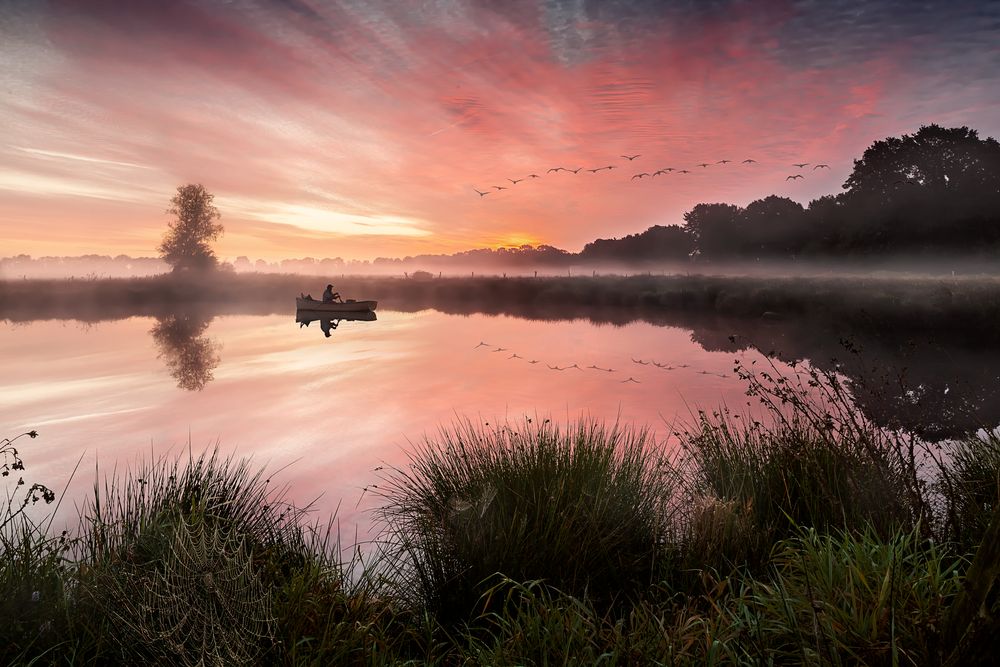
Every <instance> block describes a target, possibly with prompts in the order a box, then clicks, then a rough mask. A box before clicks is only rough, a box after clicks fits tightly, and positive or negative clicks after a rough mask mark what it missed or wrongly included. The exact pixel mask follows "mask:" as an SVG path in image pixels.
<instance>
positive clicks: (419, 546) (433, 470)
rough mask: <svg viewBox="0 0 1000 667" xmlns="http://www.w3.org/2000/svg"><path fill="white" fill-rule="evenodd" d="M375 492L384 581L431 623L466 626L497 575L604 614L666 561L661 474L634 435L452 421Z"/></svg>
mask: <svg viewBox="0 0 1000 667" xmlns="http://www.w3.org/2000/svg"><path fill="white" fill-rule="evenodd" d="M381 489H382V494H383V498H384V501H385V503H384V507H383V508H382V509H381V511H380V517H381V520H382V521H383V522H384V525H385V527H386V529H387V530H386V533H385V534H386V536H387V539H386V541H385V543H384V545H383V546H384V549H385V553H386V557H387V561H388V562H391V563H392V564H393V567H392V573H391V574H392V577H393V578H394V579H395V580H396V581H398V582H399V583H400V584H401V585H402V587H401V589H400V590H401V594H402V595H404V596H405V597H410V596H412V598H413V601H414V602H415V603H418V604H420V605H422V606H423V607H425V608H427V609H430V610H432V611H434V612H435V613H437V614H439V615H441V616H442V618H468V614H470V613H471V612H473V611H474V610H475V609H476V608H477V605H480V604H481V603H484V602H488V600H489V599H490V597H491V595H486V593H487V591H493V590H494V589H493V587H494V585H495V577H496V576H497V575H498V574H499V575H502V576H503V577H506V578H508V579H510V580H513V581H529V580H532V581H541V582H544V585H546V586H552V587H554V588H556V589H559V590H562V591H565V592H568V593H570V594H572V595H576V596H581V597H583V596H586V597H588V598H589V599H591V600H593V601H594V602H595V603H596V604H598V605H599V606H601V607H602V608H605V607H609V606H614V605H616V604H619V603H623V602H625V601H626V600H629V599H634V598H635V597H637V596H638V595H639V594H640V593H641V592H642V591H644V590H645V589H647V588H648V587H649V585H650V584H651V583H653V582H654V581H655V580H656V578H657V576H658V573H659V571H660V568H661V567H662V566H663V564H664V560H665V558H666V557H667V555H668V554H667V552H666V551H665V549H664V546H665V544H666V536H667V531H668V529H669V526H670V522H669V517H670V515H671V509H670V506H669V505H670V500H671V490H672V469H671V467H670V465H669V461H668V459H667V456H666V453H665V452H664V451H663V450H662V449H661V448H659V447H657V446H655V444H654V443H653V442H652V440H651V438H650V437H649V434H648V432H646V431H643V430H637V429H632V428H627V427H622V426H620V425H614V426H611V427H606V426H604V425H601V424H598V423H596V422H589V421H580V422H578V423H576V424H572V425H570V426H568V427H566V428H565V429H562V428H560V427H558V426H556V425H554V424H553V423H552V422H551V421H550V420H548V419H545V420H541V421H540V422H539V421H538V420H531V419H527V420H525V422H524V423H523V424H521V425H519V426H518V425H510V424H500V425H494V426H490V425H489V424H482V425H479V424H474V423H472V422H470V421H462V422H458V423H457V424H455V425H454V426H453V427H452V428H446V429H442V430H441V432H440V433H439V434H438V437H437V438H436V439H427V440H425V441H424V442H423V443H422V444H420V445H418V446H417V447H416V448H415V451H414V453H413V455H412V457H411V462H410V465H409V466H408V467H405V468H399V469H396V470H394V471H393V472H392V473H390V474H389V475H387V476H386V479H385V480H384V483H382V484H381ZM456 614H458V615H457V616H456Z"/></svg>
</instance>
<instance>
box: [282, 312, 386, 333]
mask: <svg viewBox="0 0 1000 667" xmlns="http://www.w3.org/2000/svg"><path fill="white" fill-rule="evenodd" d="M331 314H332V313H329V312H323V311H318V310H297V311H295V321H296V322H298V323H299V328H300V329H301V328H302V327H307V326H309V325H310V324H312V323H313V322H315V321H317V320H318V321H319V328H320V331H322V332H323V335H324V336H326V337H327V338H329V337H330V332H331V331H333V330H334V329H336V328H337V327H338V326H339V325H340V323H341V322H343V321H344V320H347V321H349V322H374V321H375V320H376V319H378V318H377V317H376V316H375V311H373V310H362V311H357V312H349V313H334V314H335V315H336V317H331V316H330V315H331Z"/></svg>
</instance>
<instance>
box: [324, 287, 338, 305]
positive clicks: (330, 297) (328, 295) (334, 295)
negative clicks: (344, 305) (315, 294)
mask: <svg viewBox="0 0 1000 667" xmlns="http://www.w3.org/2000/svg"><path fill="white" fill-rule="evenodd" d="M334 299H336V300H337V301H343V299H341V298H340V292H334V291H333V285H327V286H326V291H325V292H323V303H333V301H334Z"/></svg>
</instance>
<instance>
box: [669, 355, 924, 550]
mask: <svg viewBox="0 0 1000 667" xmlns="http://www.w3.org/2000/svg"><path fill="white" fill-rule="evenodd" d="M737 371H738V372H739V373H740V375H741V377H743V378H744V379H745V380H746V381H747V382H748V386H749V389H748V395H749V396H751V397H756V398H758V400H759V401H760V403H761V404H763V405H764V407H765V408H766V409H767V410H768V415H769V416H768V417H767V418H765V421H764V422H762V421H758V420H756V419H753V418H751V417H749V416H746V415H736V414H733V413H731V412H730V411H729V410H728V409H723V410H720V411H715V412H713V413H711V414H708V413H706V412H704V411H699V412H698V415H697V419H696V422H695V423H694V424H693V425H692V426H690V427H688V428H686V429H684V430H683V431H682V432H678V433H677V435H678V436H679V437H680V438H681V446H682V450H683V452H684V457H683V461H682V463H681V471H682V472H681V477H682V479H683V480H684V481H685V487H686V493H687V498H688V499H689V501H690V503H689V504H688V508H689V511H688V513H687V519H686V527H687V537H686V546H687V560H688V562H689V563H690V564H691V565H692V566H695V567H697V566H698V564H699V563H704V564H707V565H709V566H715V567H720V568H725V567H733V566H738V565H741V564H744V563H748V564H750V565H760V564H763V563H764V562H766V561H767V559H768V556H769V552H770V549H771V546H772V545H773V544H774V543H775V542H776V541H778V540H781V539H783V538H785V537H788V536H790V535H792V534H795V533H796V532H797V531H798V527H799V526H805V527H810V528H816V529H818V530H821V531H824V532H828V531H835V530H838V529H848V530H864V529H867V528H871V529H873V530H875V531H876V532H877V533H878V534H880V535H886V536H887V535H891V534H894V533H895V532H896V531H897V530H899V529H904V530H908V529H910V528H912V527H913V526H916V525H920V521H921V520H922V519H927V518H929V516H930V510H929V506H930V501H929V499H928V497H927V492H926V485H925V484H924V483H922V482H921V481H920V478H919V475H920V473H919V470H918V469H919V467H920V463H919V460H918V456H917V452H916V451H915V448H914V440H913V439H911V438H909V437H908V436H906V435H905V434H900V433H897V432H892V431H888V430H885V429H881V428H879V427H876V426H874V425H873V424H871V423H870V422H868V421H867V420H865V419H864V418H863V417H862V416H861V415H859V414H858V413H857V411H856V410H855V409H854V407H853V404H852V403H851V399H850V394H849V392H848V391H847V388H846V387H845V386H844V385H843V384H842V383H841V381H840V379H839V378H838V377H837V376H836V375H835V374H832V373H824V372H822V371H819V370H817V369H809V370H807V371H805V372H804V373H803V374H802V375H799V374H795V375H792V376H783V375H778V374H777V373H776V372H775V371H774V368H773V366H772V369H771V371H755V370H748V369H746V368H744V367H740V366H738V367H737ZM803 376H804V377H803Z"/></svg>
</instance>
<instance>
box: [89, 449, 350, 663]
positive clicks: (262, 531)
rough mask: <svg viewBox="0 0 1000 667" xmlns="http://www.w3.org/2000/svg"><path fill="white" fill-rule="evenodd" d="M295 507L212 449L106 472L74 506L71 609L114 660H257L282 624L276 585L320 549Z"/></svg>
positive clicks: (240, 463)
mask: <svg viewBox="0 0 1000 667" xmlns="http://www.w3.org/2000/svg"><path fill="white" fill-rule="evenodd" d="M303 517H304V510H301V509H298V508H295V507H293V506H291V505H289V504H288V503H286V502H285V501H284V500H283V496H282V490H274V489H272V488H271V486H270V480H268V479H266V478H264V476H263V474H262V472H261V471H255V470H254V469H252V468H251V467H250V464H249V462H248V461H247V460H245V459H242V460H235V459H231V458H230V459H222V458H220V457H219V456H218V453H217V451H212V452H209V453H206V454H202V455H201V456H199V457H190V458H189V459H188V460H186V461H182V460H174V461H167V460H166V459H160V460H158V461H154V462H151V463H145V464H143V465H141V466H140V467H139V468H138V470H136V471H132V472H128V473H126V474H125V475H124V476H123V477H118V476H112V477H111V478H109V479H108V480H106V481H105V484H104V487H103V489H102V488H100V487H99V486H97V485H95V489H94V497H93V499H92V500H91V501H90V503H89V504H87V505H85V506H84V507H83V509H82V511H81V524H80V529H79V538H78V543H77V549H76V551H77V553H76V560H77V564H78V568H79V570H78V591H77V594H76V598H75V604H76V605H77V611H76V615H77V616H78V618H81V619H82V618H86V619H89V620H88V621H87V625H88V626H89V627H90V628H91V629H92V630H91V631H92V632H93V633H94V634H96V635H100V636H102V637H103V638H104V639H105V641H107V642H108V644H109V646H108V647H107V648H106V650H107V651H110V653H111V655H113V656H115V658H114V659H117V660H124V661H125V662H158V661H166V662H170V663H171V664H202V662H201V661H205V662H212V663H219V664H250V663H252V662H255V661H257V660H259V659H260V658H261V656H263V655H264V654H265V653H266V652H268V651H271V650H273V649H274V645H275V642H276V641H277V639H278V635H279V634H280V627H279V626H280V624H279V622H278V620H277V618H276V616H275V614H274V609H273V608H274V597H275V595H276V592H278V591H280V590H282V589H283V588H284V587H285V586H286V585H287V583H288V581H289V579H290V578H292V577H293V573H295V572H297V571H299V570H301V569H302V568H304V567H305V566H306V564H307V563H309V562H310V561H315V560H316V559H317V558H319V559H323V558H324V557H325V555H326V554H324V553H323V552H322V551H318V550H317V549H315V548H314V547H315V545H314V544H310V541H309V537H308V534H307V531H305V529H304V528H303V524H302V519H303ZM325 564H326V565H329V563H328V562H327V563H325ZM328 569H330V568H328ZM334 576H335V574H334Z"/></svg>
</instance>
